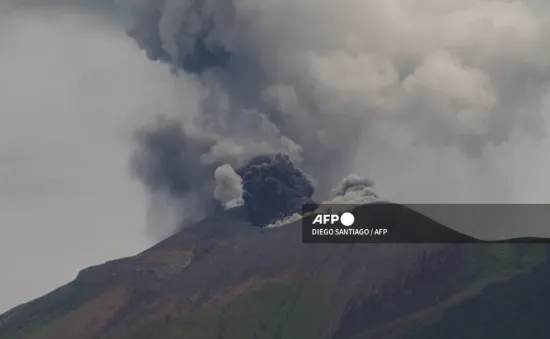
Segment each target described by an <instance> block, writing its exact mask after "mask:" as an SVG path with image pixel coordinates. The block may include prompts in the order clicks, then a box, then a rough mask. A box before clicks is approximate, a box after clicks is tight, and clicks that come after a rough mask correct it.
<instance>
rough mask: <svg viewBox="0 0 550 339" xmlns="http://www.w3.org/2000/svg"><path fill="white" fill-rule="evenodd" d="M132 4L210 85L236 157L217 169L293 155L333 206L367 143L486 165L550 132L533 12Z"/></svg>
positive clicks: (227, 0) (474, 1) (135, 25)
mask: <svg viewBox="0 0 550 339" xmlns="http://www.w3.org/2000/svg"><path fill="white" fill-rule="evenodd" d="M118 4H119V6H120V8H121V9H122V10H123V12H124V14H125V17H126V18H127V24H128V27H127V30H128V34H129V35H130V36H131V37H132V38H134V39H135V40H136V41H137V44H138V45H139V46H140V47H141V48H142V49H143V50H145V51H146V53H147V55H148V56H149V58H151V59H153V60H160V61H162V62H165V63H168V64H169V65H171V67H172V69H173V71H174V72H175V73H176V74H177V73H178V71H182V72H185V73H187V74H191V75H193V76H194V77H195V78H196V79H197V81H199V82H200V83H201V85H202V87H203V89H204V98H203V100H202V103H201V114H200V115H199V117H198V119H197V120H195V121H193V124H194V126H195V127H196V128H197V129H198V130H199V131H201V132H203V133H207V134H208V135H213V136H215V139H216V143H219V144H223V145H231V146H230V147H228V146H224V147H221V146H220V147H221V148H222V149H223V150H224V151H223V152H229V153H231V154H232V155H231V156H229V157H228V158H230V159H233V160H234V161H233V163H231V162H219V163H216V165H219V164H224V163H228V164H229V165H231V166H232V167H233V168H239V167H240V166H242V165H243V164H244V163H246V161H247V159H251V158H253V157H254V156H257V155H262V154H276V153H279V152H280V153H284V154H288V155H289V156H290V158H291V160H292V161H293V162H295V163H296V164H297V165H299V167H300V168H301V169H302V170H304V171H305V172H306V173H308V174H310V175H311V176H312V177H313V179H314V180H313V181H314V182H315V186H316V195H318V197H320V198H321V199H323V198H324V197H326V196H327V194H328V192H330V189H331V188H332V187H333V186H334V184H335V183H336V181H337V180H339V179H340V178H341V177H342V176H343V175H344V174H346V173H348V172H349V171H350V169H351V168H350V167H351V166H352V164H353V161H354V158H355V157H356V155H357V154H358V152H359V153H360V151H362V150H363V147H364V145H365V144H366V145H367V146H368V145H369V144H375V143H377V142H380V141H384V140H391V143H392V146H394V145H399V144H400V143H403V144H407V145H409V144H410V145H428V146H430V147H433V148H441V149H445V148H447V147H451V148H454V149H458V150H459V151H460V152H461V154H464V155H465V156H466V157H467V158H483V156H484V153H485V152H486V151H487V150H488V149H493V148H494V147H499V146H500V145H502V144H505V143H507V142H509V141H511V140H512V139H513V138H514V136H515V135H517V134H518V133H519V134H522V133H523V134H527V135H529V136H530V137H534V138H537V137H540V136H542V135H543V134H544V133H545V130H544V124H543V120H542V116H541V109H542V99H543V97H544V95H546V93H547V92H548V80H549V79H550V50H548V48H546V46H548V43H549V42H550V33H549V32H550V30H549V28H550V26H549V22H550V20H548V19H550V11H548V10H547V8H544V9H543V7H541V6H542V5H540V4H535V3H534V2H533V1H505V0H493V1H486V0H443V1H433V0H419V1H415V3H414V5H413V4H411V3H410V2H409V1H405V0H370V1H359V0H344V1H343V2H342V1H340V2H334V1H329V0H315V1H313V0H293V1H291V0H280V1H272V0H166V1H153V0H139V1H129V0H128V1H124V0H120V1H118ZM210 153H212V154H213V153H215V152H213V151H211V152H210ZM213 156H214V158H216V156H215V155H213ZM237 158H240V160H239V161H236V160H235V159H237ZM370 160H371V161H373V162H375V161H379V159H374V158H373V159H370ZM197 166H199V168H202V166H203V165H199V164H197ZM216 168H217V167H216ZM213 171H214V170H209V171H202V170H199V172H201V173H209V175H213ZM191 172H193V171H191ZM237 172H238V171H237ZM191 182H193V183H194V184H196V185H202V181H196V180H193V181H191ZM146 183H147V184H148V186H149V183H148V182H146ZM202 187H203V186H201V188H200V189H198V190H199V191H202ZM211 192H212V191H211ZM205 196H206V195H205ZM341 196H342V197H343V196H346V195H345V194H344V195H341Z"/></svg>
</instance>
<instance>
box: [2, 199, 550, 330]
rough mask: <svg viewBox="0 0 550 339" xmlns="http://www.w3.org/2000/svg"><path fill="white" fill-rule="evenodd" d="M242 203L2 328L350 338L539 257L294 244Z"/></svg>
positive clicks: (21, 311) (293, 236) (500, 250)
mask: <svg viewBox="0 0 550 339" xmlns="http://www.w3.org/2000/svg"><path fill="white" fill-rule="evenodd" d="M243 213H245V211H244V210H243V209H239V208H237V209H234V210H230V211H225V212H220V213H218V214H216V215H214V216H212V217H210V218H208V219H206V220H203V221H201V222H198V223H197V224H195V225H193V226H191V227H190V228H186V229H184V230H182V231H181V232H178V233H177V234H175V235H173V236H171V237H169V238H167V239H165V240H164V241H161V242H160V243H158V244H157V245H155V246H152V247H151V248H149V249H147V250H145V251H144V252H142V253H140V254H138V255H136V256H133V257H127V258H122V259H117V260H113V261H108V262H106V263H105V264H102V265H97V266H93V267H89V268H87V269H84V270H82V271H81V272H80V273H79V274H78V275H77V277H76V279H75V280H74V281H72V282H70V283H69V284H67V285H65V286H63V287H60V288H59V289H57V290H55V291H53V292H51V293H49V294H47V295H45V296H44V297H42V298H39V299H37V300H34V301H32V302H30V303H27V304H24V305H22V306H19V307H17V308H15V309H12V310H11V311H8V312H7V313H5V314H4V315H0V338H2V339H26V338H30V339H47V338H59V337H60V333H61V334H62V335H63V336H62V337H63V338H67V339H71V338H94V339H95V338H101V339H115V338H117V339H118V338H126V339H139V338H148V337H147V336H146V335H147V333H151V334H150V336H153V333H154V336H155V337H156V338H160V339H164V338H175V337H178V336H180V337H181V336H185V335H187V337H191V338H234V337H235V338H237V337H238V338H243V337H245V338H247V337H250V338H253V337H254V335H256V336H259V337H262V338H264V337H265V338H277V337H278V336H281V337H282V338H285V339H286V338H299V337H300V338H301V337H303V338H308V337H311V338H318V337H319V336H321V337H326V338H334V339H347V338H349V339H351V338H355V337H357V336H359V335H362V333H368V332H369V331H374V330H375V329H376V328H379V327H380V326H383V325H384V324H388V323H391V322H392V321H395V320H396V319H399V318H402V317H406V316H408V315H411V314H415V313H417V312H420V311H422V310H425V309H429V308H430V307H435V306H437V305H439V304H441V303H442V302H444V301H446V300H449V299H450V298H452V297H453V296H456V295H457V294H460V293H461V291H464V290H467V289H468V288H471V286H473V285H475V284H479V283H480V281H485V282H486V284H490V283H493V282H495V281H498V280H499V279H503V278H507V277H512V276H515V275H519V274H529V272H530V270H531V268H532V267H535V266H537V265H540V264H543V263H545V262H546V263H547V262H548V246H547V245H545V244H302V242H301V232H302V230H301V227H300V221H297V222H293V223H290V224H288V225H285V226H281V227H275V228H258V227H252V226H250V225H249V224H248V223H247V222H246V221H245V219H244V218H243ZM316 309H319V310H320V311H315V310H316ZM208 324H210V325H208ZM232 324H241V325H242V326H244V328H245V329H244V330H240V329H239V328H236V327H235V326H233V325H232ZM243 331H244V332H243ZM193 333H195V334H193ZM198 333H203V334H200V335H199V334H198Z"/></svg>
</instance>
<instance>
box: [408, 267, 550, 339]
mask: <svg viewBox="0 0 550 339" xmlns="http://www.w3.org/2000/svg"><path fill="white" fill-rule="evenodd" d="M548 286H550V263H545V264H542V265H540V266H539V267H536V268H534V269H533V270H532V271H531V272H530V273H529V274H524V275H519V276H516V277H513V278H511V279H509V280H507V281H503V282H500V283H495V284H492V285H489V286H487V287H486V288H485V289H484V290H483V293H480V294H478V295H477V296H475V297H473V298H471V299H469V300H467V301H465V302H464V303H462V304H460V305H458V306H456V307H454V308H452V309H450V310H449V311H447V312H446V313H445V314H444V316H443V317H442V319H441V320H440V321H438V322H436V323H434V324H432V325H430V326H425V327H423V328H420V329H418V330H417V331H415V332H413V333H410V334H409V335H408V336H406V337H405V339H439V338H447V339H462V338H469V339H492V338H498V339H518V338H529V339H547V338H550V326H548V319H550V309H549V308H548V305H549V303H550V290H549V289H548Z"/></svg>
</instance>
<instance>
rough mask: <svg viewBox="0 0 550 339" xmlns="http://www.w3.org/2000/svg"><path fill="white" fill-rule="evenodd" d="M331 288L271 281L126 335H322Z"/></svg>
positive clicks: (294, 338)
mask: <svg viewBox="0 0 550 339" xmlns="http://www.w3.org/2000/svg"><path fill="white" fill-rule="evenodd" d="M327 296H328V291H327V290H326V288H325V287H324V286H323V285H322V284H320V283H318V284H308V285H300V286H287V285H282V284H269V285H266V286H264V287H263V288H262V289H261V290H259V291H255V292H250V293H247V294H246V295H243V296H241V297H239V298H237V299H235V300H233V301H232V302H230V303H229V304H228V305H226V306H224V307H223V308H220V309H210V310H206V311H203V312H200V313H199V314H196V315H194V316H191V317H187V318H185V320H179V321H176V320H175V321H173V322H172V323H170V324H153V325H149V326H147V327H146V328H141V329H139V330H138V331H136V332H135V334H133V335H131V336H129V337H127V338H126V339H150V338H152V337H154V338H156V339H177V338H178V339H179V338H193V339H242V338H251V339H253V338H258V339H278V338H284V339H309V338H311V339H319V338H322V337H323V333H324V329H325V320H326V318H325V313H324V312H325V311H326V310H327V305H326V301H327V298H326V297H327Z"/></svg>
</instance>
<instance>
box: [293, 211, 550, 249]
mask: <svg viewBox="0 0 550 339" xmlns="http://www.w3.org/2000/svg"><path fill="white" fill-rule="evenodd" d="M313 210H314V211H313ZM311 211H313V212H311ZM303 212H304V218H303V219H302V241H303V243H550V205H458V204H457V205H400V204H392V203H373V204H367V205H359V206H354V205H320V206H318V208H315V206H312V205H304V206H303Z"/></svg>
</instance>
